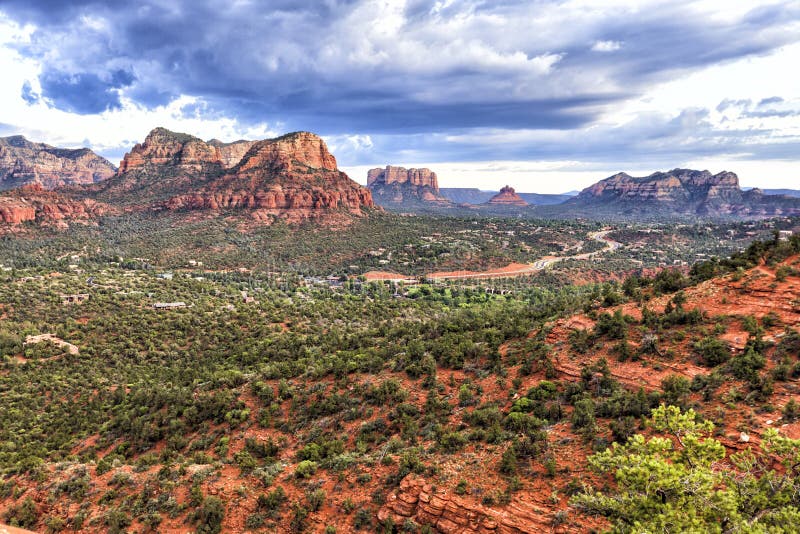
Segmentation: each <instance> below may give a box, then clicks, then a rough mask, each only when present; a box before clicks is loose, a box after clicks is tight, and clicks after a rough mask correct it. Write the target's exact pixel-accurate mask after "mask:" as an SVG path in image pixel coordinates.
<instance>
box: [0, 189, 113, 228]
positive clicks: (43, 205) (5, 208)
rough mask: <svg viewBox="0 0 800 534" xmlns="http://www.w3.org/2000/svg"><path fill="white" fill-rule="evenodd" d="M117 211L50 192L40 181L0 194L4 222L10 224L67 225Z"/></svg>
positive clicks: (110, 207) (87, 200) (2, 221)
mask: <svg viewBox="0 0 800 534" xmlns="http://www.w3.org/2000/svg"><path fill="white" fill-rule="evenodd" d="M116 212H117V210H116V209H115V208H113V207H112V206H108V205H106V204H103V203H100V202H96V201H94V200H91V199H79V198H72V197H70V196H68V195H65V194H60V193H56V192H53V191H47V190H45V189H44V188H43V187H42V186H41V185H39V184H36V185H28V186H23V187H21V188H18V189H14V190H13V191H8V192H6V193H4V194H3V195H2V196H0V223H3V224H7V225H18V224H21V223H25V222H37V223H43V224H55V225H58V226H63V225H65V224H66V221H70V220H73V221H74V220H79V221H88V220H93V219H96V218H97V217H100V216H102V215H105V214H109V213H116Z"/></svg>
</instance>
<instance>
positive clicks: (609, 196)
mask: <svg viewBox="0 0 800 534" xmlns="http://www.w3.org/2000/svg"><path fill="white" fill-rule="evenodd" d="M574 203H577V204H584V205H593V206H597V207H604V206H605V207H618V208H621V209H624V210H628V211H637V210H643V211H644V210H648V211H652V210H654V209H656V210H662V211H663V210H667V211H672V212H676V213H696V214H700V215H737V216H772V215H791V214H796V213H800V201H793V200H791V198H790V197H786V196H782V195H764V194H763V193H762V192H761V191H758V190H756V191H747V192H745V191H742V190H741V189H740V187H739V178H738V176H736V174H734V173H732V172H727V171H723V172H720V173H718V174H711V173H710V172H709V171H695V170H690V169H673V170H671V171H668V172H656V173H653V174H651V175H649V176H645V177H641V178H636V177H633V176H630V175H628V174H625V173H618V174H615V175H613V176H611V177H609V178H606V179H605V180H601V181H599V182H597V183H596V184H594V185H592V186H590V187H587V188H586V189H584V190H583V191H581V193H580V194H579V195H578V196H577V197H576V198H575V199H574Z"/></svg>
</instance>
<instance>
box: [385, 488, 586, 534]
mask: <svg viewBox="0 0 800 534" xmlns="http://www.w3.org/2000/svg"><path fill="white" fill-rule="evenodd" d="M508 508H509V509H508V510H503V509H497V508H489V507H485V506H482V505H479V504H475V503H472V502H470V500H469V499H466V498H462V497H459V496H457V495H448V494H446V493H442V492H436V491H435V490H434V488H433V487H432V486H431V485H430V484H428V483H426V482H425V481H424V480H422V479H420V478H415V477H413V476H407V477H406V478H404V479H403V480H402V481H401V482H400V487H399V488H398V490H397V491H396V492H395V493H393V494H390V495H389V498H388V499H387V502H386V504H384V505H383V507H382V508H381V509H380V511H379V512H378V519H379V520H380V521H386V520H387V519H391V520H392V521H394V524H395V525H402V524H403V523H404V522H405V521H406V520H407V519H411V520H412V521H414V522H416V523H418V524H420V525H426V526H428V527H431V528H433V531H434V532H439V533H442V534H467V533H469V534H533V533H535V532H550V531H551V529H552V523H551V521H550V518H549V517H548V516H547V514H545V513H543V512H542V511H541V509H539V508H537V507H535V506H533V505H532V503H527V502H521V503H512V504H510V505H508ZM564 531H565V532H580V531H582V530H581V528H580V527H579V526H577V525H576V526H575V528H574V529H573V528H569V527H567V528H565V529H564Z"/></svg>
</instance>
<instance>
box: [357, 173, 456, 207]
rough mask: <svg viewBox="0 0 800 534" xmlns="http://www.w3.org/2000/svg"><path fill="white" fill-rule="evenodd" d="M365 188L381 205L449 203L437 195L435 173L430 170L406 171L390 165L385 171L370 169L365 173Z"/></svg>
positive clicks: (437, 187) (437, 184) (437, 185)
mask: <svg viewBox="0 0 800 534" xmlns="http://www.w3.org/2000/svg"><path fill="white" fill-rule="evenodd" d="M367 187H369V188H370V190H371V191H372V194H373V195H374V196H375V198H376V199H377V200H378V202H382V203H390V204H398V203H402V202H404V201H409V202H412V203H413V202H418V201H423V202H437V203H449V202H450V201H449V200H447V199H446V198H445V197H443V196H442V195H441V194H440V193H439V182H438V180H437V178H436V173H435V172H433V171H431V170H430V169H406V168H404V167H392V166H391V165H387V166H386V168H385V169H381V168H376V169H370V170H369V171H368V172H367Z"/></svg>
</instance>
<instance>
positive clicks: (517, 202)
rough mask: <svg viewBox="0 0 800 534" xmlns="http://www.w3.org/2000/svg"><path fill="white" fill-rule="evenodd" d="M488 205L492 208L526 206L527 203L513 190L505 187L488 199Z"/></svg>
mask: <svg viewBox="0 0 800 534" xmlns="http://www.w3.org/2000/svg"><path fill="white" fill-rule="evenodd" d="M488 203H489V204H491V205H494V206H520V207H523V206H527V205H528V203H527V202H525V200H523V199H522V197H520V196H519V195H518V194H517V192H516V191H514V188H513V187H511V186H508V185H507V186H505V187H503V188H501V189H500V192H499V193H497V194H496V195H495V196H493V197H492V198H491V199H489V202H488Z"/></svg>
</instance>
